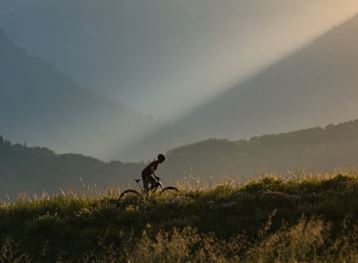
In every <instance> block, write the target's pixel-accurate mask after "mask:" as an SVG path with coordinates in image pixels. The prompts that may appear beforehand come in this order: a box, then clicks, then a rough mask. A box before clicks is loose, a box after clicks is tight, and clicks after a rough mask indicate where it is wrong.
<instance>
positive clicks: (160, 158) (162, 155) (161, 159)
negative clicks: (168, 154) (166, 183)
mask: <svg viewBox="0 0 358 263" xmlns="http://www.w3.org/2000/svg"><path fill="white" fill-rule="evenodd" d="M166 159H167V158H165V156H164V154H159V155H158V161H159V162H160V163H162V162H164V161H165V160H166Z"/></svg>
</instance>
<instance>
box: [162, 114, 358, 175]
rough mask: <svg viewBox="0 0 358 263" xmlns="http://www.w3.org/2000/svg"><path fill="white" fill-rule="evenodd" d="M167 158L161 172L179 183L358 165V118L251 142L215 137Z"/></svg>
mask: <svg viewBox="0 0 358 263" xmlns="http://www.w3.org/2000/svg"><path fill="white" fill-rule="evenodd" d="M167 156H168V161H167V162H166V163H165V165H163V168H161V169H160V173H161V174H163V176H164V177H165V176H167V177H169V178H170V179H172V180H173V181H176V180H183V179H184V178H188V179H190V178H191V177H192V176H193V177H195V178H198V179H201V180H203V181H212V180H213V181H214V182H215V181H222V180H224V179H225V177H228V178H230V179H239V180H243V179H245V178H251V177H255V176H259V175H263V174H265V173H271V172H274V173H287V172H288V171H290V172H293V173H294V172H298V173H300V172H302V171H305V172H307V173H310V172H324V171H332V170H335V169H358V120H356V121H350V122H345V123H341V124H338V125H328V126H327V127H325V128H319V127H317V128H311V129H305V130H299V131H295V132H289V133H282V134H271V135H265V136H261V137H252V138H251V139H250V140H240V141H229V140H222V139H210V140H206V141H202V142H199V143H194V144H190V145H185V146H182V147H178V148H176V149H173V150H171V151H169V152H168V154H167Z"/></svg>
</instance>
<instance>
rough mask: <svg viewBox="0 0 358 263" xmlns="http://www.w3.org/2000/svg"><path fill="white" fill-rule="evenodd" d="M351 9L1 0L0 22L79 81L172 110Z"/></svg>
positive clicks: (281, 2) (266, 1) (318, 1)
mask: <svg viewBox="0 0 358 263" xmlns="http://www.w3.org/2000/svg"><path fill="white" fill-rule="evenodd" d="M357 8H358V2H357V1H355V0H339V1H338V0H300V1H295V0H289V1H287V0H256V1H251V0H220V1H218V0H130V1H129V0H108V1H95V0H75V1H73V0H62V1H55V0H52V1H51V0H31V1H28V0H22V1H21V0H11V1H10V0H3V1H1V3H0V16H1V17H0V23H1V25H3V26H4V27H5V29H6V31H7V32H8V34H9V35H10V36H11V37H12V38H13V39H14V41H15V42H16V43H17V44H19V45H21V46H23V47H25V48H26V49H27V50H28V51H30V53H31V54H35V55H38V56H41V57H44V58H45V59H48V60H50V61H51V62H54V63H55V64H57V66H58V67H59V68H60V69H61V70H63V71H64V72H65V73H66V74H68V75H69V76H71V77H72V78H73V79H75V80H77V81H78V82H80V83H82V84H84V85H85V86H87V87H90V88H93V89H96V90H97V91H99V92H101V93H104V94H106V95H109V96H111V97H112V98H117V99H118V100H120V101H122V102H123V103H125V104H127V105H128V106H130V107H132V108H136V109H139V110H141V111H142V112H144V113H146V114H150V115H153V116H154V117H155V118H159V119H172V117H173V116H177V115H180V114H182V113H183V111H187V110H189V109H191V108H193V107H195V106H196V105H197V104H198V103H200V102H203V101H205V100H207V99H208V97H210V96H214V95H215V94H217V93H218V92H220V91H222V90H224V89H226V88H228V87H230V86H231V85H232V84H236V83H237V82H239V81H240V80H242V79H243V78H244V77H246V76H248V75H250V74H253V73H255V72H256V71H257V70H258V69H260V68H262V67H263V66H265V65H267V64H269V63H271V62H272V61H274V60H277V59H279V58H280V57H281V56H283V55H285V54H287V53H288V52H290V51H292V50H293V49H295V48H298V47H300V46H302V45H303V44H304V43H306V42H307V41H309V40H311V39H312V38H314V37H315V36H317V35H318V34H321V33H322V32H324V31H326V30H328V29H330V28H331V27H332V26H334V25H338V24H340V23H341V22H343V21H344V20H346V19H348V18H349V17H350V16H352V15H353V14H355V13H356V12H357V11H358V10H357ZM159 109H160V110H159Z"/></svg>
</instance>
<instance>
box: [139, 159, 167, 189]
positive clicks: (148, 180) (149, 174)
mask: <svg viewBox="0 0 358 263" xmlns="http://www.w3.org/2000/svg"><path fill="white" fill-rule="evenodd" d="M165 160H166V158H165V156H164V154H159V155H158V157H157V160H155V161H153V162H151V163H150V164H149V165H147V166H146V167H145V168H144V169H143V171H142V179H143V186H144V191H145V192H148V191H149V190H152V189H153V188H155V187H157V186H159V182H158V181H159V179H160V178H159V177H158V176H157V175H156V174H155V171H156V170H157V168H158V165H159V164H161V163H163V162H164V161H165ZM149 184H150V185H151V186H150V188H149Z"/></svg>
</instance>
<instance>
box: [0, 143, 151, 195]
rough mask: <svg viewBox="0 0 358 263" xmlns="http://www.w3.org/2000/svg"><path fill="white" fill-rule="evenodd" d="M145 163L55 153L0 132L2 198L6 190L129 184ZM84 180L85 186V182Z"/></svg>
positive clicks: (54, 190) (100, 187) (30, 191)
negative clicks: (106, 161) (17, 142)
mask: <svg viewBox="0 0 358 263" xmlns="http://www.w3.org/2000/svg"><path fill="white" fill-rule="evenodd" d="M143 165H144V164H140V163H138V164H134V163H122V162H110V163H105V162H103V161H100V160H98V159H95V158H92V157H86V156H83V155H79V154H60V155H59V154H55V153H54V152H53V151H51V150H49V149H48V148H44V147H28V146H26V145H20V144H12V143H11V142H10V141H8V140H4V139H3V137H1V136H0V180H1V184H0V193H1V195H0V199H4V198H5V194H9V195H10V196H11V197H16V196H17V195H18V194H20V193H27V194H29V195H30V196H31V195H32V194H37V195H41V194H42V193H43V191H45V192H47V193H59V192H60V189H63V190H64V191H67V190H69V189H71V190H74V191H81V190H84V191H87V187H89V191H90V192H91V191H96V190H103V189H105V188H107V187H108V186H118V185H122V186H125V185H126V184H127V183H128V182H130V181H132V179H134V178H135V177H137V176H138V174H140V171H141V169H142V167H143ZM83 184H84V186H83Z"/></svg>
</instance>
